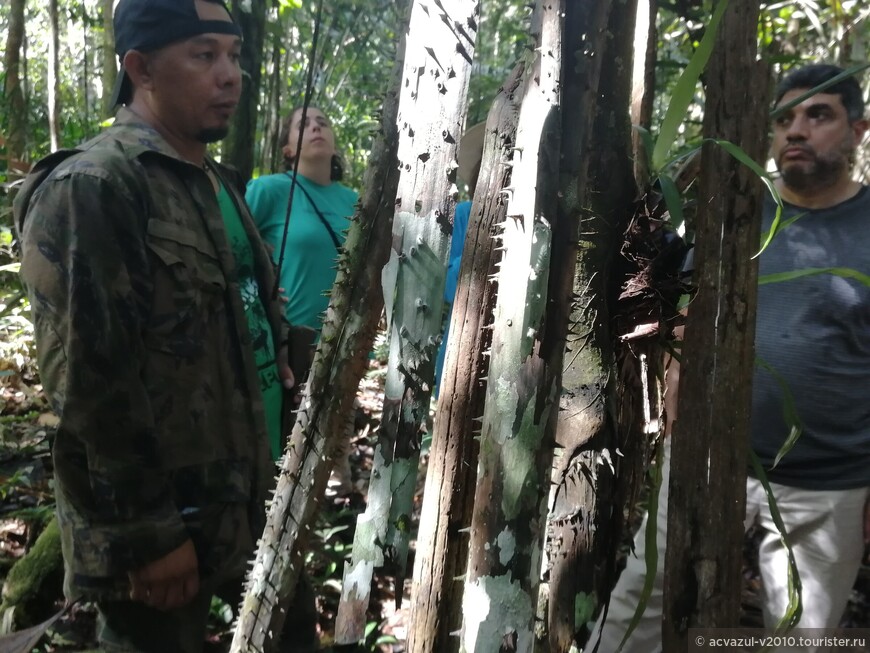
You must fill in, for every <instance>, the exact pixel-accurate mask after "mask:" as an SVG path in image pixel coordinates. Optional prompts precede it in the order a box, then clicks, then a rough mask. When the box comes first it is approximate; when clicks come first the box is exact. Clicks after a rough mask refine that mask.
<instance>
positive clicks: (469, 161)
mask: <svg viewBox="0 0 870 653" xmlns="http://www.w3.org/2000/svg"><path fill="white" fill-rule="evenodd" d="M485 135H486V123H485V122H479V123H477V124H476V125H474V126H473V127H469V128H468V129H466V130H465V133H464V134H462V138H461V139H460V141H459V154H457V156H456V162H457V164H459V170H458V171H457V172H458V174H459V178H460V179H461V180H462V181H464V182H465V183H470V182H471V176H472V174H473V173H474V168H475V167H477V164H478V163H480V159H481V158H482V157H483V137H484V136H485Z"/></svg>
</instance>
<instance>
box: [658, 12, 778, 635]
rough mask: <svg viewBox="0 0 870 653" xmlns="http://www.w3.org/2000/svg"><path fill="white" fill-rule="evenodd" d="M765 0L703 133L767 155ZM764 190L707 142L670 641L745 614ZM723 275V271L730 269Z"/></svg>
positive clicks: (737, 33) (675, 497)
mask: <svg viewBox="0 0 870 653" xmlns="http://www.w3.org/2000/svg"><path fill="white" fill-rule="evenodd" d="M757 20H758V1H757V0H732V2H731V4H730V5H729V6H728V9H727V10H726V12H725V15H724V17H723V23H722V26H721V28H720V32H719V34H718V36H717V40H716V46H715V47H716V51H715V52H714V55H713V56H712V57H711V58H710V63H709V67H708V70H707V77H706V79H707V102H706V108H705V115H704V127H703V133H704V136H705V137H707V138H717V139H726V140H728V141H730V142H732V143H738V144H740V145H741V146H743V147H744V148H746V153H747V154H748V155H749V156H750V157H751V158H752V159H754V160H755V161H763V160H764V157H765V153H766V151H767V150H766V140H767V139H766V134H767V98H766V94H765V92H764V89H766V88H768V86H767V74H766V71H765V69H764V67H763V66H762V65H761V64H760V63H759V62H757V61H756V58H755V52H756V26H757ZM761 193H762V191H761V183H760V180H759V179H758V177H757V176H756V175H755V174H754V173H752V172H751V171H750V170H749V169H748V168H746V167H744V166H742V165H741V164H739V163H738V162H737V161H735V160H734V159H733V158H731V157H730V156H729V155H728V154H727V153H726V152H725V151H724V150H722V149H721V148H718V147H717V146H716V145H714V144H712V143H710V142H706V143H705V144H704V148H703V153H702V162H701V179H700V190H699V198H698V207H699V209H698V216H697V220H698V226H697V235H696V238H695V243H696V247H695V281H696V283H697V287H698V291H697V296H696V297H695V299H694V301H693V302H692V305H691V310H690V311H689V314H688V320H687V323H686V330H685V341H684V343H683V349H682V356H683V362H682V366H681V373H680V377H681V378H680V394H679V415H680V419H679V420H678V421H677V422H676V426H675V433H674V437H673V450H672V463H671V482H670V503H669V506H668V542H667V554H666V565H665V590H664V617H663V642H664V649H665V650H668V651H678V650H686V647H687V644H688V641H687V639H688V629H689V628H723V627H728V626H734V625H736V624H737V623H738V620H739V616H740V579H741V573H740V572H741V564H742V542H743V518H744V512H745V500H746V483H745V480H746V466H747V463H748V452H749V413H750V398H751V381H752V373H753V362H754V355H753V352H754V335H755V305H756V290H757V277H758V268H757V265H756V261H754V260H751V257H752V255H753V254H754V253H755V252H756V251H757V249H758V245H759V225H760V209H761ZM723 271H724V273H723Z"/></svg>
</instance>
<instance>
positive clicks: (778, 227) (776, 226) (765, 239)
mask: <svg viewBox="0 0 870 653" xmlns="http://www.w3.org/2000/svg"><path fill="white" fill-rule="evenodd" d="M805 215H807V212H806V211H804V212H803V213H798V214H797V215H793V216H792V217H790V218H789V219H788V220H782V221H780V220H776V219H774V221H773V223H772V224H771V225H770V229H768V230H767V231H765V232H764V233H763V234H761V242H762V243H763V245H762V247H761V249H760V250H759V251H758V254H756V255H755V256H759V255H760V254H761V253H762V252H763V251H764V250H765V249H766V248H767V246H768V245H769V244H770V241H772V240H773V238H774V236H776V235H777V234H778V233H779V232H780V231H782V230H783V229H785V228H786V227H788V226H789V225H791V224H793V223H795V222H797V221H798V220H799V219H800V218H802V217H804V216H805ZM755 256H753V257H752V258H755Z"/></svg>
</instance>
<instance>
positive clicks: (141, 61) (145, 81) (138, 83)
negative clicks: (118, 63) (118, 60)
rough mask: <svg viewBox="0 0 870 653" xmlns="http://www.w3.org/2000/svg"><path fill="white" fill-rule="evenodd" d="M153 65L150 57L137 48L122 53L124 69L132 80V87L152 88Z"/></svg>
mask: <svg viewBox="0 0 870 653" xmlns="http://www.w3.org/2000/svg"><path fill="white" fill-rule="evenodd" d="M153 69H154V65H153V61H152V58H151V57H149V56H148V55H147V54H145V53H144V52H139V51H138V50H128V51H127V54H125V55H124V70H126V71H127V75H129V76H130V81H131V82H133V88H144V89H146V90H149V91H150V90H152V89H153V88H154V72H153Z"/></svg>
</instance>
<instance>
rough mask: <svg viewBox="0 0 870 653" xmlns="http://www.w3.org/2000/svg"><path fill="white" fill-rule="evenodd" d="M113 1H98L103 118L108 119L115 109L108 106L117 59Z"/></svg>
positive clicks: (116, 75)
mask: <svg viewBox="0 0 870 653" xmlns="http://www.w3.org/2000/svg"><path fill="white" fill-rule="evenodd" d="M113 4H114V1H113V0H100V16H101V17H102V19H103V38H102V41H101V43H100V49H101V51H102V54H103V76H102V80H103V117H104V118H108V117H109V116H111V115H112V114H113V113H114V109H115V107H112V106H109V103H110V102H111V101H112V90H113V89H114V88H115V80H116V79H117V77H118V57H117V56H116V55H115V25H114V23H113V22H112V16H113V15H114V14H113V9H112V7H113Z"/></svg>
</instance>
